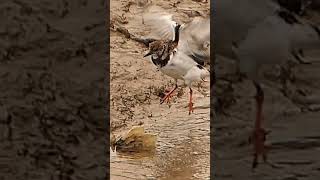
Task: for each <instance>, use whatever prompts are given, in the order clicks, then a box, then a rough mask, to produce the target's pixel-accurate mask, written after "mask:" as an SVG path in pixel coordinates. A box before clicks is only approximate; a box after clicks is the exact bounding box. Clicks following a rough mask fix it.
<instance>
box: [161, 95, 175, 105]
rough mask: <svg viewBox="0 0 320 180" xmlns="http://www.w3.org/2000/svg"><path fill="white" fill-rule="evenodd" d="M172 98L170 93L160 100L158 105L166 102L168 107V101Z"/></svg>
mask: <svg viewBox="0 0 320 180" xmlns="http://www.w3.org/2000/svg"><path fill="white" fill-rule="evenodd" d="M172 97H173V95H172V92H169V93H166V94H165V96H164V97H163V98H162V99H161V100H160V104H163V103H164V102H166V103H167V104H168V105H169V106H170V99H171V98H172Z"/></svg>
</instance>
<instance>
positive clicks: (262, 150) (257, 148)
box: [249, 128, 271, 169]
mask: <svg viewBox="0 0 320 180" xmlns="http://www.w3.org/2000/svg"><path fill="white" fill-rule="evenodd" d="M270 132H271V131H266V130H265V129H263V128H259V129H255V130H254V132H253V133H252V136H251V137H249V142H250V143H253V145H254V158H253V162H252V169H255V168H256V167H257V166H258V164H259V162H258V157H259V156H260V155H261V156H262V158H263V161H264V162H265V163H268V162H267V153H268V147H267V146H266V145H265V141H266V136H267V135H268V134H269V133H270ZM268 164H270V163H268Z"/></svg>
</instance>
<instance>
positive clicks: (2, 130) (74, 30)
mask: <svg viewBox="0 0 320 180" xmlns="http://www.w3.org/2000/svg"><path fill="white" fill-rule="evenodd" d="M0 9H1V11H0V12H1V15H0V18H1V24H2V25H1V28H0V69H1V70H0V84H1V85H0V88H1V94H0V179H3V180H6V179H25V180H27V179H33V180H36V179H39V180H40V179H41V180H43V179H52V180H55V179H65V180H67V179H77V180H80V179H84V180H87V179H105V177H106V166H107V161H106V158H107V156H106V145H105V144H106V143H105V141H106V132H107V131H106V130H107V129H106V125H107V123H106V117H105V114H104V113H105V99H106V98H105V90H104V85H105V84H106V83H105V82H104V81H105V77H106V76H105V74H106V72H107V71H106V69H105V62H106V39H107V33H106V27H105V18H104V17H105V15H106V13H105V12H106V7H105V5H104V2H103V1H87V0H68V1H64V0H57V1H49V0H41V1H40V0H35V1H24V0H14V1H1V3H0Z"/></svg>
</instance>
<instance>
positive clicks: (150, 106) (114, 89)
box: [110, 0, 210, 180]
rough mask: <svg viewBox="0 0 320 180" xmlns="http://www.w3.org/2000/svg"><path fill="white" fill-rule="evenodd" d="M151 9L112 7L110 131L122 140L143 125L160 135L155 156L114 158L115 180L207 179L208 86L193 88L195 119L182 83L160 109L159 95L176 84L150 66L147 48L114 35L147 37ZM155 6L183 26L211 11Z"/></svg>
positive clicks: (193, 5)
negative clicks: (144, 20) (145, 11)
mask: <svg viewBox="0 0 320 180" xmlns="http://www.w3.org/2000/svg"><path fill="white" fill-rule="evenodd" d="M148 3H150V2H149V1H142V0H141V1H132V2H131V1H130V2H128V1H124V0H123V1H115V0H113V1H111V23H112V24H111V31H112V32H111V34H110V36H111V37H110V46H111V49H110V53H111V54H110V56H111V66H110V71H111V74H110V75H111V82H110V94H111V101H110V109H111V122H110V123H111V124H110V128H111V131H112V133H115V134H119V133H121V132H125V131H127V130H129V129H130V128H131V127H132V126H134V125H142V124H143V126H144V127H145V130H146V131H147V132H148V133H152V134H156V135H157V145H156V149H155V151H154V152H153V153H152V154H139V153H138V154H123V153H116V152H111V154H110V161H111V163H110V166H111V168H110V172H111V179H112V180H122V179H168V180H169V179H183V180H187V179H209V176H210V151H209V150H210V117H209V116H210V97H209V90H210V88H209V82H207V83H202V84H201V86H202V87H199V88H198V85H197V84H194V86H195V87H194V107H195V109H194V113H192V114H191V115H189V114H188V107H187V106H188V100H189V93H188V92H189V90H188V88H187V87H185V86H183V85H182V84H183V82H179V84H180V87H179V89H178V91H177V92H176V94H175V95H174V97H173V98H172V101H171V105H170V106H168V105H167V104H165V103H164V104H161V105H160V97H161V94H162V93H163V92H164V90H165V89H167V88H172V87H173V85H174V84H173V83H174V81H173V79H172V78H170V77H167V76H165V75H163V74H162V73H161V72H158V71H156V68H155V66H154V65H153V64H152V63H151V61H150V60H149V59H147V58H143V55H144V53H145V52H146V51H147V49H146V48H145V47H144V46H143V45H141V44H139V43H137V42H135V41H133V40H131V39H128V38H126V37H125V36H124V35H123V34H122V33H119V32H118V31H116V30H114V29H112V26H117V24H118V25H121V26H122V27H124V28H125V29H127V30H128V31H129V32H130V33H132V34H134V35H136V36H146V35H147V34H148V29H146V28H145V27H143V26H142V19H141V15H142V12H143V7H144V6H145V5H146V4H148ZM153 3H154V4H156V5H159V6H160V7H162V8H164V9H166V10H168V12H170V13H173V14H174V15H175V17H177V19H178V20H181V21H182V22H184V21H188V20H189V18H190V17H192V16H194V15H195V13H198V15H199V14H208V13H209V6H210V4H209V3H206V2H204V3H202V2H197V1H191V0H188V1H164V0H160V1H153ZM115 29H116V28H115ZM199 86H200V85H199ZM198 89H199V90H198Z"/></svg>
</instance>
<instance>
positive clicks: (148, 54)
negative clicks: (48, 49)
mask: <svg viewBox="0 0 320 180" xmlns="http://www.w3.org/2000/svg"><path fill="white" fill-rule="evenodd" d="M151 54H152V53H151V52H150V51H149V52H148V53H147V54H146V55H144V56H143V57H147V56H150V55H151Z"/></svg>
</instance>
